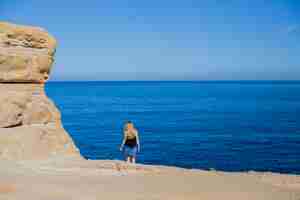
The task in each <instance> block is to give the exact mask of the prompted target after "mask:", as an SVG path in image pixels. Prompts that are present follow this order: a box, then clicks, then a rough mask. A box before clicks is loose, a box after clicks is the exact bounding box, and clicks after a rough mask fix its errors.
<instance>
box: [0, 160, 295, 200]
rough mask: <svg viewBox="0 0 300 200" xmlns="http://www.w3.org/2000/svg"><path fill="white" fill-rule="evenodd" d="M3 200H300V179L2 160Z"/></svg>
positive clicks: (82, 162) (0, 185) (93, 163)
mask: <svg viewBox="0 0 300 200" xmlns="http://www.w3.org/2000/svg"><path fill="white" fill-rule="evenodd" d="M0 177H1V179H0V200H2V199H5V200H6V199H7V200H14V199H18V200H19V199H22V200H23V199H26V200H27V199H28V200H29V199H30V200H35V199H37V200H75V199H78V200H98V199H106V200H110V199H122V200H169V199H170V200H179V199H180V200H181V199H184V200H189V199H191V200H194V199H195V200H202V199H204V200H206V199H207V200H210V199H211V200H218V199H222V200H224V199H226V200H227V199H228V200H244V199H247V200H255V199H258V200H300V176H297V175H285V174H275V173H259V172H249V173H229V172H219V171H204V170H187V169H181V168H176V167H164V166H150V165H127V164H125V163H124V162H122V161H110V160H82V159H78V158H76V159H70V158H68V159H65V158H52V159H49V160H44V161H19V162H16V161H0Z"/></svg>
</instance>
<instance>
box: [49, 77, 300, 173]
mask: <svg viewBox="0 0 300 200" xmlns="http://www.w3.org/2000/svg"><path fill="white" fill-rule="evenodd" d="M46 87H47V88H46V90H47V94H48V96H49V97H51V98H52V99H53V100H54V102H55V103H56V105H57V106H58V107H59V108H60V110H61V112H62V120H63V123H64V126H65V128H66V129H67V130H68V132H69V133H70V134H71V136H72V137H73V139H74V141H75V143H76V144H77V146H78V147H79V148H80V150H81V153H82V154H83V156H85V157H86V158H89V159H122V158H123V157H122V154H121V153H120V152H119V150H118V147H119V145H120V143H121V140H122V127H123V123H124V122H125V121H127V120H131V121H133V122H134V123H135V125H136V127H137V128H138V130H139V132H140V138H141V143H142V144H141V145H142V146H141V153H140V154H139V155H138V162H141V163H146V164H160V165H174V166H179V167H185V168H199V169H210V168H214V169H216V170H225V171H249V170H254V171H272V172H282V173H296V174H300V156H299V152H300V92H299V91H300V81H187V82H178V81H155V82H151V81H133V82H132V81H121V82H118V81H117V82H114V81H108V82H49V84H47V86H46Z"/></svg>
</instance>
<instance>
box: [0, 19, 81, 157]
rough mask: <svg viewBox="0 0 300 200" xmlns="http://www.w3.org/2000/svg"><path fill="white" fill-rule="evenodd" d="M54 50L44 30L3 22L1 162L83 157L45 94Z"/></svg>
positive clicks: (0, 43)
mask: <svg viewBox="0 0 300 200" xmlns="http://www.w3.org/2000/svg"><path fill="white" fill-rule="evenodd" d="M55 47H56V41H55V39H54V38H53V37H52V36H50V35H49V34H48V33H47V32H46V31H44V30H42V29H40V28H34V27H26V26H18V25H13V24H9V23H1V22H0V93H1V96H0V159H9V160H25V159H29V160H31V159H45V158H49V157H51V156H76V157H80V153H79V151H78V150H77V148H76V147H75V145H74V143H73V141H72V139H71V138H70V137H69V135H68V133H67V132H66V131H65V130H64V129H63V127H62V125H61V119H60V112H59V110H58V109H57V108H56V107H55V105H54V104H53V103H52V102H51V101H50V100H49V99H48V98H47V96H46V94H45V92H44V82H45V81H46V80H47V79H48V77H49V73H50V69H51V65H52V63H53V56H54V53H55Z"/></svg>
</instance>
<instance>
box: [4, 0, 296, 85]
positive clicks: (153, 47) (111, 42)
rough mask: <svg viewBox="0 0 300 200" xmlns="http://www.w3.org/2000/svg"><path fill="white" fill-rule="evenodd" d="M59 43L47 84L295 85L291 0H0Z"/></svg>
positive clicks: (9, 16) (17, 18)
mask: <svg viewBox="0 0 300 200" xmlns="http://www.w3.org/2000/svg"><path fill="white" fill-rule="evenodd" d="M0 19H1V20H3V21H9V22H13V23H19V24H27V25H35V26H41V27H44V28H45V29H47V30H48V31H49V32H50V33H51V34H52V35H54V36H55V37H56V38H57V40H58V43H59V46H58V49H57V53H56V61H55V65H54V68H53V71H52V76H51V79H52V80H300V56H299V55H300V1H298V0H269V1H267V0H265V1H264V0H249V1H246V0H239V1H238V0H227V1H226V0H222V1H221V0H219V1H217V0H215V1H214V0H207V1H205V0H201V1H200V0H184V1H183V0H164V1H161V0H151V1H144V0H130V1H126V0H109V1H103V0H85V1H70V0H51V1H41V0H0Z"/></svg>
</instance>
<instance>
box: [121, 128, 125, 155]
mask: <svg viewBox="0 0 300 200" xmlns="http://www.w3.org/2000/svg"><path fill="white" fill-rule="evenodd" d="M125 142H126V136H125V132H124V136H123V140H122V144H121V146H120V151H123V147H124V145H125Z"/></svg>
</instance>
